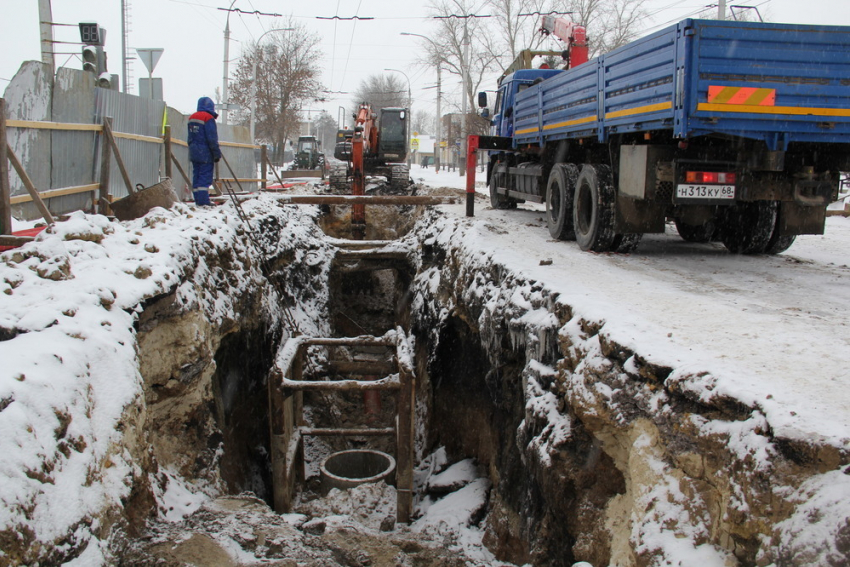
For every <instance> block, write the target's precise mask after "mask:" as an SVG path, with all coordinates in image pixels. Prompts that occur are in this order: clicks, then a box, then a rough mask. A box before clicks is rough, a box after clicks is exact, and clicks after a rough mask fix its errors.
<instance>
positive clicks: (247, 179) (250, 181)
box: [219, 177, 268, 183]
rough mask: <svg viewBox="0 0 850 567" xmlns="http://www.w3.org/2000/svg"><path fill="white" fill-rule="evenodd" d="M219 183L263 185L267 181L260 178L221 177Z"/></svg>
mask: <svg viewBox="0 0 850 567" xmlns="http://www.w3.org/2000/svg"><path fill="white" fill-rule="evenodd" d="M219 181H222V182H224V181H230V182H237V181H238V182H242V181H244V182H245V183H264V182H266V181H268V179H263V178H262V177H222V178H221V179H219Z"/></svg>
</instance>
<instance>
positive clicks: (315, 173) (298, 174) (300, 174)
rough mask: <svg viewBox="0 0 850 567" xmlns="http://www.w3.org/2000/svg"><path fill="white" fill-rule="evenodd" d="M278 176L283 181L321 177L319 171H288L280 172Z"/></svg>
mask: <svg viewBox="0 0 850 567" xmlns="http://www.w3.org/2000/svg"><path fill="white" fill-rule="evenodd" d="M280 176H281V177H283V178H284V179H296V178H298V177H311V178H312V177H322V170H321V169H290V170H286V171H281V172H280Z"/></svg>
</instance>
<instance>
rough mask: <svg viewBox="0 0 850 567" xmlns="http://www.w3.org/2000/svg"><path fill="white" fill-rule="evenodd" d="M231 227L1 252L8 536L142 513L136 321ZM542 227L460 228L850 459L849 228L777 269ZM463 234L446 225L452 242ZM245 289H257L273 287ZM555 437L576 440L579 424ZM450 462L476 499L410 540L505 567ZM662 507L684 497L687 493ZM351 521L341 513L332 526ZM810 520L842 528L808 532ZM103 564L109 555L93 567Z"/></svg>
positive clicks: (179, 492)
mask: <svg viewBox="0 0 850 567" xmlns="http://www.w3.org/2000/svg"><path fill="white" fill-rule="evenodd" d="M412 177H413V178H414V180H417V181H419V180H423V181H424V182H425V183H426V184H428V185H431V186H434V187H453V188H463V187H465V178H463V177H460V176H458V175H457V173H456V172H445V171H444V172H440V173H436V172H434V170H433V169H426V170H423V169H422V168H420V167H418V166H414V167H413V170H412ZM479 190H480V187H479ZM260 201H262V200H260ZM246 206H248V207H253V206H256V207H262V206H264V205H263V203H262V202H259V203H256V204H253V205H246ZM439 208H440V209H441V210H443V211H445V212H446V213H447V214H448V215H450V216H452V217H461V216H463V214H464V205H452V206H441V207H439ZM225 209H226V207H222V208H221V209H216V210H212V211H202V212H195V211H193V210H192V209H190V208H189V207H186V206H184V205H177V206H176V207H175V208H174V209H173V210H172V211H170V212H163V211H158V212H157V211H155V212H154V213H152V214H151V215H149V216H148V217H146V218H145V219H140V220H138V221H133V222H129V223H112V222H110V221H108V220H107V219H106V218H105V217H102V216H92V215H84V214H82V213H75V214H73V215H71V217H70V219H69V220H68V221H66V222H61V223H58V224H57V225H56V227H55V229H54V230H53V231H52V233H50V234H48V233H43V234H42V235H40V236H39V237H38V239H37V240H36V242H34V243H31V244H28V245H26V246H24V247H23V248H21V249H18V252H22V253H24V254H25V256H26V258H24V259H23V261H20V262H17V263H8V262H7V261H8V260H9V259H10V258H11V257H12V255H13V254H14V253H15V251H11V252H4V253H2V254H0V258H2V259H3V260H6V261H2V262H0V330H2V329H16V330H17V331H16V332H17V333H18V334H17V336H15V337H14V338H13V339H11V340H9V339H7V340H0V362H1V364H0V454H2V455H3V458H2V459H0V504H2V505H0V529H28V530H32V531H33V532H34V533H35V534H36V536H37V537H38V538H39V539H43V540H45V541H50V540H52V539H53V538H55V537H58V536H60V535H61V534H64V533H66V532H67V531H68V530H72V531H73V529H74V526H75V525H77V524H78V523H79V522H80V521H81V519H82V518H83V517H86V516H89V517H96V516H97V515H98V513H99V512H100V511H101V510H103V509H104V508H105V507H107V506H109V505H120V501H121V499H122V498H124V497H126V496H127V495H128V493H129V487H128V485H127V484H126V479H127V477H128V475H130V474H131V472H132V470H133V467H134V466H136V465H134V463H132V461H131V460H130V458H129V455H128V454H127V452H126V451H125V450H122V449H121V448H120V447H119V446H117V444H118V443H119V442H120V436H121V434H120V432H119V431H116V429H115V428H116V424H117V423H118V421H119V419H120V418H121V416H122V413H123V412H124V411H125V408H126V407H127V406H128V405H130V404H131V403H132V402H133V400H134V399H136V398H137V397H138V396H140V395H141V379H140V376H139V369H138V363H137V360H136V353H135V351H134V348H135V347H134V341H135V338H134V330H133V323H134V319H135V317H136V315H137V312H138V310H139V308H138V305H139V304H140V302H141V301H142V300H144V299H145V298H148V297H153V296H155V295H157V294H159V293H162V292H164V291H165V290H168V289H170V288H171V287H172V286H173V284H174V282H175V281H179V280H180V278H181V275H182V274H181V270H182V266H183V265H184V264H185V263H186V262H187V261H190V260H191V259H192V258H193V254H192V248H193V247H196V246H200V245H203V246H210V247H217V246H225V245H227V243H229V242H230V241H231V239H230V234H231V233H232V231H236V230H238V229H239V221H238V219H237V218H236V216H235V215H234V214H232V212H228V211H227V210H225ZM542 217H543V214H542V209H541V207H539V206H532V205H520V209H519V210H515V211H498V210H493V209H491V208H490V207H489V201H486V202H485V201H483V200H480V199H479V200H478V201H477V202H476V211H475V217H474V218H473V219H463V220H462V221H461V223H462V224H463V226H464V229H465V235H466V240H465V242H464V245H465V246H467V247H470V248H472V249H474V251H475V254H477V255H479V256H481V257H484V258H487V259H489V260H490V261H492V262H494V263H500V264H504V265H507V266H510V267H511V268H512V269H513V270H515V271H516V272H518V273H521V274H523V275H524V276H525V277H526V278H528V279H529V280H536V281H538V282H541V283H542V284H543V285H545V286H547V287H548V288H549V289H551V290H553V291H555V292H557V293H558V294H559V297H560V299H559V300H560V301H562V302H563V303H566V304H569V305H572V306H574V307H576V308H577V309H578V310H579V314H580V315H581V316H582V317H584V318H586V319H588V320H595V321H604V322H605V332H606V333H607V334H608V335H610V336H611V337H612V338H613V339H615V340H616V341H618V342H620V343H621V344H623V345H626V346H629V347H631V348H633V349H634V350H635V351H639V352H641V353H642V355H644V356H648V358H649V361H650V362H652V363H655V364H659V365H663V366H668V367H671V368H674V373H673V374H672V375H671V376H670V377H669V378H668V380H671V381H679V382H680V383H681V386H682V387H683V388H687V389H690V390H691V391H692V392H693V393H694V394H695V395H696V396H697V397H700V398H703V399H707V398H710V397H712V396H725V397H731V398H735V399H737V400H740V401H741V402H742V403H744V404H746V405H748V406H751V407H757V408H760V410H761V412H762V413H763V414H764V416H765V417H766V419H767V420H768V422H769V426H770V427H771V428H772V430H773V432H774V434H775V435H776V436H780V437H786V438H790V439H795V440H802V441H805V440H812V439H818V440H820V441H821V442H823V443H828V444H832V445H835V446H837V447H841V448H844V449H847V448H850V417H848V416H850V365H849V364H848V359H850V329H848V317H847V309H848V307H849V306H850V257H848V250H850V219H846V218H841V217H833V218H830V219H828V221H827V227H826V234H825V235H824V236H803V237H799V238H798V239H797V242H796V243H795V244H794V245H793V246H792V247H791V249H790V250H788V251H787V252H786V253H784V254H781V255H778V256H736V255H732V254H729V253H728V252H726V251H725V249H723V248H722V246H721V245H719V244H690V243H686V242H684V241H682V240H681V239H679V238H678V237H677V236H676V234H675V231H674V230H673V229H669V230H668V234H664V235H650V236H647V237H645V238H644V241H643V242H642V244H641V246H640V247H639V248H638V250H637V252H635V253H633V254H631V255H625V256H623V255H598V254H590V253H585V252H581V251H580V250H579V249H578V247H577V245H576V244H575V243H570V242H557V241H553V240H551V239H550V237H549V234H548V231H547V229H546V226H545V222H543V220H542ZM24 226H25V225H23V224H22V225H18V226H16V227H15V228H16V229H18V228H23V227H24ZM450 228H451V227H450V226H449V223H446V231H447V233H446V234H449V233H450V232H451V230H450ZM292 230H298V226H297V225H293V227H292ZM541 260H547V261H548V260H551V264H548V265H541ZM231 276H232V277H234V278H238V279H240V280H242V281H247V280H248V279H249V278H256V277H259V274H258V273H254V272H251V273H249V272H244V273H234V274H231ZM57 282H59V283H57ZM179 289H180V291H179V293H178V296H179V298H180V300H181V301H183V302H186V303H192V302H195V303H197V304H200V305H202V306H204V308H205V310H206V311H207V316H208V317H210V318H211V319H217V318H222V317H226V316H227V315H228V314H229V313H230V311H231V306H230V305H229V303H228V301H229V300H228V298H226V297H221V296H213V295H212V294H211V295H209V296H205V294H204V292H202V291H199V290H197V289H195V288H194V287H193V285H192V282H186V283H184V284H181V285H180V288H179ZM308 315H309V314H308ZM526 316H527V317H533V316H535V314H534V313H533V312H529V314H527V315H526ZM541 324H546V322H545V321H543V322H541ZM532 370H534V371H535V372H536V373H538V374H541V373H547V372H551V371H552V370H551V369H548V368H546V367H542V368H534V369H532ZM535 388H536V386H535V384H533V383H532V384H531V385H530V386H529V392H528V393H529V399H530V400H531V401H530V402H529V406H528V407H527V408H526V411H527V412H529V415H534V416H537V417H538V418H539V416H544V415H553V414H554V413H557V412H555V411H554V410H553V403H554V401H553V400H552V399H549V397H548V394H546V393H545V392H543V391H542V390H540V389H539V388H537V389H535ZM554 426H555V427H556V428H560V429H559V431H566V432H568V428H569V423H565V422H561V423H555V424H554ZM742 443H746V442H745V441H742ZM748 450H749V449H748ZM442 459H443V461H442V462H441V461H440V455H439V454H436V455H432V458H431V459H430V460H429V461H428V462H426V463H424V464H425V466H426V467H430V468H427V470H422V469H420V471H419V473H418V475H419V476H418V480H417V483H419V484H422V483H424V484H427V483H428V482H431V483H438V484H445V483H448V481H451V482H452V484H451V485H452V487H454V486H460V488H458V489H457V490H455V491H454V492H452V493H451V497H443V498H437V497H432V496H428V497H426V498H424V499H423V500H422V501H420V503H419V513H420V514H421V517H420V518H419V519H418V520H417V521H416V522H415V523H414V524H413V526H412V529H414V530H420V531H423V532H434V533H442V531H445V532H446V533H450V534H453V535H452V537H453V538H454V541H455V542H456V543H457V544H458V545H462V546H463V547H464V548H465V549H467V550H475V549H477V550H478V552H479V553H480V554H481V555H480V557H479V561H480V562H481V563H482V564H497V563H495V562H494V561H493V558H492V556H489V555H488V552H487V551H486V549H484V548H483V546H482V545H481V537H482V532H480V531H479V530H477V529H476V528H474V526H471V525H470V524H471V523H472V521H473V518H474V517H475V516H476V515H477V514H478V513H479V511H480V510H481V508H482V507H483V506H484V505H485V502H486V494H487V491H488V490H489V486H488V481H486V480H485V479H484V478H481V477H480V476H477V475H476V474H474V470H473V469H474V467H472V465H471V463H466V464H461V465H458V469H456V470H452V469H451V468H450V469H448V470H446V471H445V472H444V473H443V474H444V475H446V476H445V477H442V478H441V475H440V474H439V473H440V471H442V470H443V469H444V467H445V465H446V464H447V463H445V460H444V459H445V455H444V454H443V456H442ZM44 463H51V467H48V468H47V469H45V468H44V466H43V464H44ZM848 478H850V477H848V476H847V475H845V474H843V473H841V472H838V471H836V472H832V473H827V474H824V475H821V476H820V477H815V478H812V479H811V480H810V481H808V482H807V483H805V484H804V485H803V486H801V487H800V489H799V494H798V499H799V501H800V502H803V503H804V504H803V507H804V509H803V510H802V511H800V512H798V513H797V514H795V515H794V516H793V517H791V518H790V519H788V520H787V521H786V525H784V526H783V529H785V530H786V531H787V533H788V540H787V542H785V543H783V545H786V546H787V547H788V549H789V550H790V551H794V550H800V549H806V545H807V542H809V541H815V540H816V541H823V539H824V538H825V537H826V538H828V537H830V534H829V533H827V534H824V533H810V532H811V530H822V529H824V526H830V525H831V526H835V525H840V524H841V522H842V518H844V519H846V516H847V509H848V508H847V504H846V503H847V502H848V497H850V482H848V480H847V479H848ZM434 485H435V486H436V484H434ZM169 487H170V488H169V490H168V491H166V492H165V493H163V494H159V495H158V496H159V499H160V506H161V507H162V508H163V509H164V515H165V517H167V518H169V519H174V520H177V519H179V518H180V517H182V516H183V515H185V514H188V513H191V512H192V511H193V510H195V509H197V507H199V506H200V505H201V504H202V502H203V500H204V497H203V496H198V495H197V494H196V491H193V490H192V487H191V486H188V485H186V484H185V483H181V481H179V480H177V479H172V481H171V482H169ZM658 490H659V491H662V492H664V491H666V492H665V495H664V497H665V498H678V497H680V495H678V494H675V487H672V486H659V487H658ZM384 500H387V501H390V500H392V499H389V498H384V495H382V494H381V495H375V506H376V508H380V509H381V512H380V513H379V514H377V516H376V517H378V516H379V517H383V516H385V515H386V514H385V513H384V511H383V508H382V505H379V503H380V502H383V501H384ZM346 510H349V508H347V507H346V506H344V505H342V504H338V506H337V509H333V506H331V508H329V509H328V513H329V515H333V514H339V513H340V512H343V513H344V514H347V512H345V511H346ZM390 513H391V512H390ZM659 513H662V511H659ZM807 514H823V515H828V516H829V517H830V518H831V520H830V521H828V522H820V523H817V524H810V523H807V522H805V516H806V515H807ZM355 515H356V514H355ZM374 520H375V518H369V519H366V520H365V521H367V522H373V521H374ZM661 521H666V519H664V518H662V519H660V520H659V522H661ZM96 524H97V522H96V521H95V525H94V526H93V529H96V527H97V525H96ZM90 536H91V534H80V536H79V537H80V539H88V538H89V537H90ZM658 536H659V538H660V537H661V534H658ZM649 543H650V542H647V544H649ZM652 543H655V544H658V545H667V543H665V542H663V541H660V540H654V541H653V542H652ZM673 543H675V542H673ZM673 543H671V544H670V545H673ZM104 545H105V544H104ZM470 553H471V552H470ZM691 559H695V558H694V557H691ZM101 560H102V557H101V556H100V555H99V548H98V547H97V546H95V545H92V546H90V547H89V548H88V549H87V550H86V552H85V554H84V555H83V556H81V557H80V558H78V560H77V561H78V563H79V562H81V561H83V562H84V563H86V564H92V565H96V564H99V562H100V561H101Z"/></svg>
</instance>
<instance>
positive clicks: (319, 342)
mask: <svg viewBox="0 0 850 567" xmlns="http://www.w3.org/2000/svg"><path fill="white" fill-rule="evenodd" d="M310 346H385V347H393V346H394V347H395V349H396V350H395V360H394V361H393V365H394V368H392V370H393V371H397V372H398V377H397V378H395V377H393V378H389V377H387V378H383V379H381V380H375V381H368V380H335V381H316V380H304V379H303V378H304V362H305V357H306V354H307V347H310ZM412 360H413V357H412V350H411V347H410V344H409V343H408V340H407V335H406V334H405V333H404V331H403V330H402V329H401V328H400V327H399V328H397V329H396V330H395V331H390V332H389V333H387V334H386V335H384V336H383V337H372V336H360V337H342V338H322V337H305V336H300V337H294V338H290V339H288V340H287V341H286V342H285V343H283V345H281V347H280V349H279V350H278V352H277V356H276V357H275V362H274V365H273V367H272V370H271V372H270V373H269V379H268V391H269V429H270V434H271V435H270V437H271V461H272V484H273V493H274V509H275V511H276V512H278V513H285V512H289V510H290V509H291V506H292V501H293V497H294V496H295V488H296V484H297V483H298V482H303V480H304V443H303V440H304V438H305V437H308V436H350V435H364V436H367V435H368V436H374V435H395V438H396V456H395V459H396V494H397V501H396V512H397V518H398V521H399V522H401V523H409V522H410V518H411V515H412V512H413V444H414V423H415V414H414V408H415V389H416V376H415V373H414V369H413V367H412V366H411V364H410V363H411V361H412ZM350 364H351V365H353V366H352V367H351V368H350V370H351V373H352V374H360V373H364V374H369V373H370V372H367V370H370V369H369V368H364V369H362V370H358V369H357V368H356V365H357V362H353V363H350ZM363 364H364V365H366V366H370V365H371V366H374V363H371V362H364V363H363ZM304 390H317V391H370V390H387V391H394V392H395V393H396V412H397V416H396V417H397V419H396V427H389V428H348V429H345V428H312V427H307V426H306V424H305V422H304V400H303V392H304ZM298 465H301V466H300V467H299V466H298Z"/></svg>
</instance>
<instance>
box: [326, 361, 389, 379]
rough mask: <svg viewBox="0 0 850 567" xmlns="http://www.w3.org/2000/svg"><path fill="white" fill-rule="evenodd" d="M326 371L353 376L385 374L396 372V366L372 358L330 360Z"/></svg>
mask: <svg viewBox="0 0 850 567" xmlns="http://www.w3.org/2000/svg"><path fill="white" fill-rule="evenodd" d="M328 372H329V373H331V374H350V375H354V376H386V375H387V374H392V373H393V372H398V366H397V365H396V364H394V363H392V362H380V361H372V360H361V361H357V360H331V361H328Z"/></svg>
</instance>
